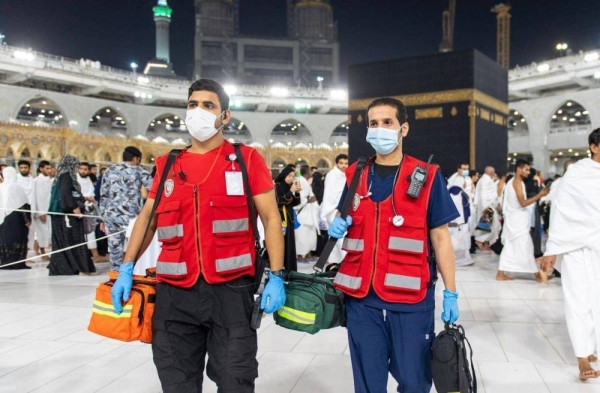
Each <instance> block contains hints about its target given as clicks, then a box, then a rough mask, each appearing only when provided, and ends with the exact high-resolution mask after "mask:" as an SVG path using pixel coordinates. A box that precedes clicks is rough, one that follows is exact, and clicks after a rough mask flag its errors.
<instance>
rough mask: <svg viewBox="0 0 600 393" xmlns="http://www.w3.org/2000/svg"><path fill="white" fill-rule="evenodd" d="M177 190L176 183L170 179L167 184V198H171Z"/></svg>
mask: <svg viewBox="0 0 600 393" xmlns="http://www.w3.org/2000/svg"><path fill="white" fill-rule="evenodd" d="M174 189H175V182H173V180H171V179H169V180H167V181H166V182H165V196H166V197H167V198H168V197H170V196H171V194H172V193H173V190H174Z"/></svg>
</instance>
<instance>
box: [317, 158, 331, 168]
mask: <svg viewBox="0 0 600 393" xmlns="http://www.w3.org/2000/svg"><path fill="white" fill-rule="evenodd" d="M315 166H316V167H317V168H319V170H320V171H329V170H331V168H332V167H333V166H332V165H331V162H330V161H329V160H328V159H327V158H321V159H320V160H319V161H317V165H315Z"/></svg>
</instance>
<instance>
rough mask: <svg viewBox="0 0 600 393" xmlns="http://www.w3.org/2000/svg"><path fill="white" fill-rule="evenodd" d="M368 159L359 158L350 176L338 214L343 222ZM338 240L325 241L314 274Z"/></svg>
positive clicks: (322, 267) (320, 269)
mask: <svg viewBox="0 0 600 393" xmlns="http://www.w3.org/2000/svg"><path fill="white" fill-rule="evenodd" d="M367 161H368V159H367V158H366V157H359V158H358V162H357V164H356V170H355V171H354V176H352V181H351V182H350V187H348V191H347V192H346V197H345V198H344V203H343V204H342V211H341V212H340V217H342V218H343V219H344V220H345V219H346V217H348V211H350V205H351V204H352V200H353V199H354V194H356V189H357V188H358V181H359V180H360V176H361V175H362V171H363V169H365V167H366V166H367ZM337 241H338V239H334V238H332V237H330V238H329V240H327V243H326V244H325V247H324V248H323V251H322V252H321V255H320V256H319V260H318V261H317V263H316V264H315V266H314V267H313V269H314V270H315V272H317V273H322V272H323V269H324V268H325V265H326V264H327V260H328V259H329V255H331V252H332V251H333V249H334V247H335V244H336V243H337Z"/></svg>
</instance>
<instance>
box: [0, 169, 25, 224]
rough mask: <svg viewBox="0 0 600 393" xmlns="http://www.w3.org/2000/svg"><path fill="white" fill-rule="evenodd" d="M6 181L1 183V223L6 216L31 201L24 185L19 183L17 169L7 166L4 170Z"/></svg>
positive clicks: (3, 174)
mask: <svg viewBox="0 0 600 393" xmlns="http://www.w3.org/2000/svg"><path fill="white" fill-rule="evenodd" d="M2 177H3V178H4V181H3V182H2V183H1V184H0V208H1V209H0V225H2V223H3V222H4V218H5V217H6V216H8V215H9V214H10V213H12V212H13V210H14V209H20V208H21V207H23V205H25V204H27V203H29V202H28V200H27V195H26V194H25V190H23V187H21V186H20V185H18V184H17V170H16V169H15V168H13V167H11V166H7V167H6V168H4V169H3V170H2Z"/></svg>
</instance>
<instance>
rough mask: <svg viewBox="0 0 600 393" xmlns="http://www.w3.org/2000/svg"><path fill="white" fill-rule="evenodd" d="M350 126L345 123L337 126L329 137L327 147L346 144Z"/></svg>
mask: <svg viewBox="0 0 600 393" xmlns="http://www.w3.org/2000/svg"><path fill="white" fill-rule="evenodd" d="M349 128H350V125H349V124H348V122H347V121H345V122H342V123H340V124H338V126H337V127H335V128H334V129H333V131H332V132H331V135H330V136H329V146H338V145H341V144H342V143H344V142H346V143H348V129H349Z"/></svg>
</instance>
